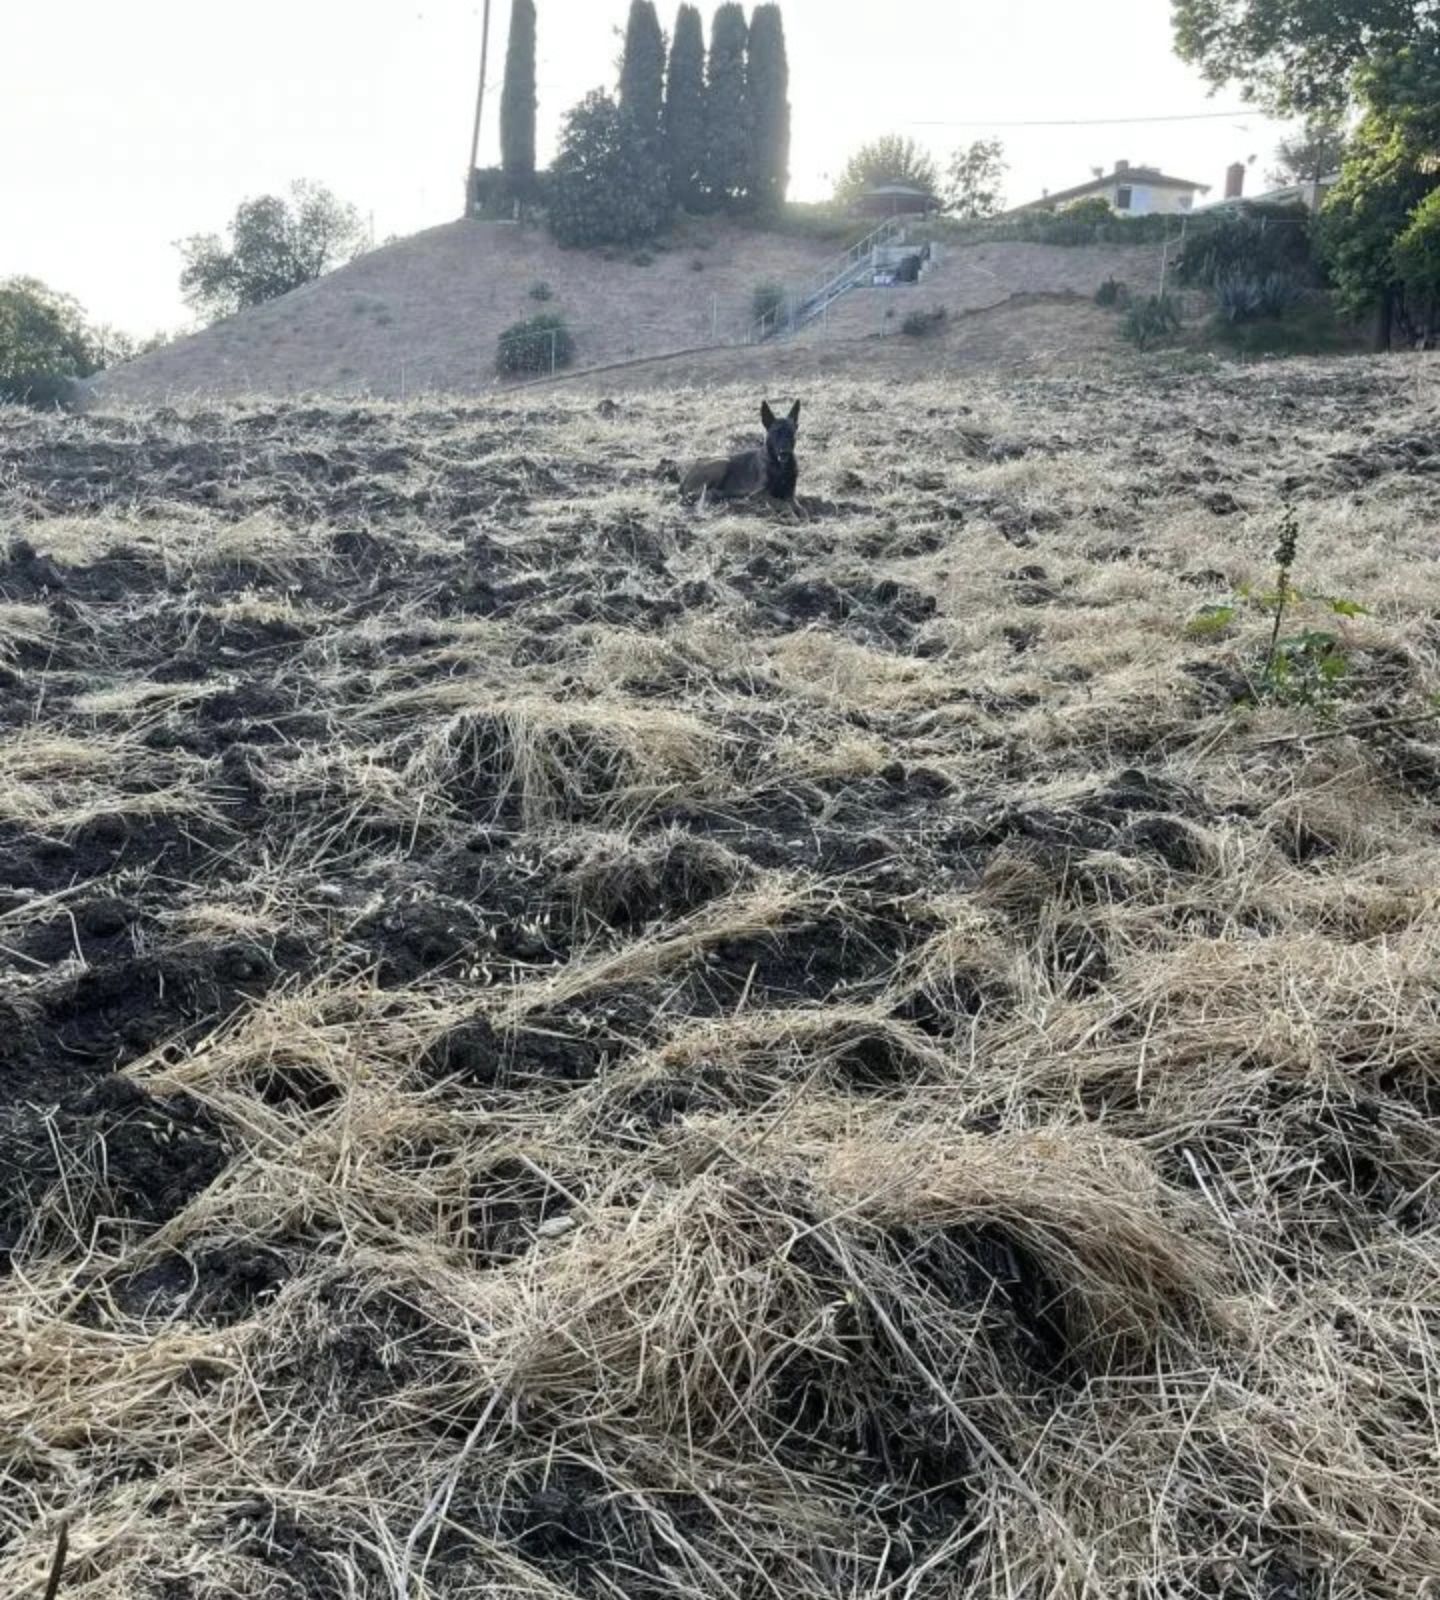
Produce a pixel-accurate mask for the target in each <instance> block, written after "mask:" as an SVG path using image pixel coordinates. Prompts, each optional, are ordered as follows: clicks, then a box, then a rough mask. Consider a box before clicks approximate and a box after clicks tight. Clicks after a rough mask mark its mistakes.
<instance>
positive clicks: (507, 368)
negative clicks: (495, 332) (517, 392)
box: [495, 311, 575, 378]
mask: <svg viewBox="0 0 1440 1600" xmlns="http://www.w3.org/2000/svg"><path fill="white" fill-rule="evenodd" d="M574 359H575V339H574V336H573V335H572V334H571V332H570V329H569V327H568V326H567V324H566V322H565V319H564V317H562V316H558V315H557V314H556V313H555V312H553V311H542V312H540V313H539V314H538V315H536V316H533V317H531V318H530V319H529V321H527V322H517V323H515V324H514V325H513V326H512V327H509V328H506V330H505V331H504V333H502V334H501V335H500V341H499V349H498V352H497V355H496V361H495V368H496V371H498V372H499V373H500V374H501V376H502V377H507V378H514V377H522V376H527V375H535V374H540V373H546V372H550V371H558V370H559V369H560V368H561V367H568V366H569V365H570V364H571V362H572V361H574Z"/></svg>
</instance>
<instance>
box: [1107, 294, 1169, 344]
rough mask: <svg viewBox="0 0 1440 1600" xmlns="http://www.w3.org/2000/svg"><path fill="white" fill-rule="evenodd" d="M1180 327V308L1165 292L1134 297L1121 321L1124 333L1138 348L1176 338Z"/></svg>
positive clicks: (1125, 337)
mask: <svg viewBox="0 0 1440 1600" xmlns="http://www.w3.org/2000/svg"><path fill="white" fill-rule="evenodd" d="M1179 331H1180V308H1179V306H1178V305H1176V303H1175V301H1174V299H1173V298H1172V297H1171V296H1169V295H1165V294H1151V295H1146V296H1145V298H1144V299H1143V300H1132V301H1131V302H1130V306H1129V309H1128V310H1127V311H1126V313H1125V316H1124V319H1123V320H1122V322H1121V324H1120V334H1121V337H1122V338H1124V339H1127V340H1128V341H1129V342H1130V343H1131V344H1133V345H1134V346H1135V348H1136V349H1137V350H1149V349H1150V348H1151V347H1152V346H1154V345H1157V344H1160V343H1162V342H1163V341H1165V340H1166V339H1173V338H1174V337H1175V335H1176V334H1177V333H1179Z"/></svg>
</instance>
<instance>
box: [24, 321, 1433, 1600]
mask: <svg viewBox="0 0 1440 1600" xmlns="http://www.w3.org/2000/svg"><path fill="white" fill-rule="evenodd" d="M1090 309H1091V310H1093V309H1094V308H1093V307H1092V308H1090ZM994 314H995V313H993V312H987V313H981V314H980V316H981V317H982V318H988V317H990V316H993V315H994ZM877 343H878V344H879V345H880V347H881V348H882V349H885V348H888V347H890V346H893V345H896V344H898V343H899V341H894V340H887V341H878V342H877ZM754 403H755V394H754V388H753V385H751V384H749V383H747V384H746V385H745V386H744V387H743V388H712V389H710V390H708V391H705V392H701V391H700V390H698V389H694V388H692V389H674V388H671V389H667V390H664V391H661V392H656V393H653V394H649V393H636V394H633V395H629V396H627V397H626V399H625V401H624V403H623V404H619V405H605V404H599V403H597V398H596V396H595V395H594V394H591V393H588V392H586V391H585V390H584V389H583V388H581V389H577V390H573V391H572V390H564V389H562V390H533V391H527V392H524V393H522V394H517V395H513V396H502V397H499V398H495V399H483V400H469V401H467V400H456V399H453V398H446V399H443V400H442V399H428V398H427V399H424V400H420V401H414V402H410V403H407V404H404V405H401V404H391V403H384V402H371V401H348V400H347V401H343V402H329V403H322V402H313V401H307V402H305V403H304V404H296V403H291V402H287V401H284V400H279V401H277V400H266V401H261V402H244V403H239V402H224V401H220V402H215V401H207V402H206V403H205V404H203V405H201V406H187V405H178V406H175V407H172V408H169V409H158V408H155V407H152V406H146V407H141V408H135V409H124V408H117V409H115V410H113V411H109V412H106V411H104V410H102V411H100V412H98V413H95V414H90V415H86V416H80V417H74V416H58V415H40V414H36V413H29V412H23V411H16V410H6V409H0V857H3V860H4V863H5V867H4V872H3V877H0V1370H3V1374H4V1384H3V1386H0V1487H3V1491H4V1492H0V1593H3V1594H4V1595H7V1596H11V1595H14V1596H29V1597H32V1600H33V1597H35V1596H37V1595H39V1594H40V1593H42V1592H43V1586H44V1574H45V1570H46V1567H47V1564H48V1562H49V1560H50V1558H51V1555H52V1552H53V1551H54V1549H55V1547H56V1530H57V1526H58V1525H59V1524H60V1523H61V1522H62V1520H63V1521H65V1522H68V1527H69V1542H70V1551H71V1566H70V1571H69V1572H68V1574H67V1576H66V1581H65V1584H64V1586H63V1587H62V1589H61V1591H60V1592H61V1600H71V1597H72V1596H73V1597H74V1600H401V1597H403V1600H422V1597H424V1600H534V1597H543V1600H775V1597H777V1596H780V1597H783V1600H836V1597H839V1596H844V1597H848V1600H861V1597H867V1600H959V1597H970V1596H977V1597H979V1596H984V1597H987V1600H1000V1597H1006V1600H1022V1597H1023V1600H1041V1597H1045V1600H1417V1597H1419V1596H1422V1595H1424V1594H1426V1593H1427V1592H1428V1590H1429V1589H1430V1587H1431V1586H1433V1582H1434V1578H1435V1574H1436V1573H1437V1572H1440V1472H1437V1465H1440V1463H1437V1454H1436V1450H1437V1445H1436V1431H1435V1402H1436V1397H1437V1395H1440V1184H1437V1182H1436V1172H1437V1165H1440V1072H1437V1048H1440V915H1437V912H1440V834H1437V828H1436V821H1437V808H1436V807H1437V799H1440V723H1437V721H1436V720H1435V707H1436V695H1437V692H1440V634H1437V623H1436V618H1437V616H1440V560H1437V550H1436V543H1435V537H1434V506H1435V489H1436V483H1437V470H1436V469H1437V466H1440V448H1437V442H1436V441H1437V436H1440V365H1437V358H1435V357H1404V358H1402V357H1395V358H1393V359H1390V360H1379V359H1374V358H1358V359H1353V360H1347V361H1334V362H1303V363H1302V362H1297V363H1283V362H1281V363H1273V364H1267V365H1266V366H1264V367H1251V368H1244V369H1241V368H1230V369H1225V370H1221V371H1218V372H1214V373H1205V374H1196V373H1194V372H1185V371H1179V370H1177V369H1176V368H1175V367H1174V366H1168V367H1167V366H1160V365H1158V364H1156V365H1152V366H1149V367H1146V366H1145V365H1144V364H1140V365H1137V366H1136V367H1135V368H1134V369H1133V370H1130V371H1128V372H1126V373H1125V374H1124V375H1122V376H1117V375H1115V374H1109V373H1106V372H1105V371H1103V370H1101V371H1098V372H1097V371H1090V372H1086V373H1084V374H1081V375H1067V376H1051V377H1045V378H1041V379H1034V378H1032V379H1026V380H1023V381H1002V380H1000V379H997V378H994V377H993V376H987V375H986V374H985V373H983V372H974V373H972V374H971V375H970V377H969V378H968V379H967V381H966V382H965V383H964V384H963V385H961V384H958V383H956V382H954V381H953V380H952V379H951V378H949V377H944V378H942V379H940V380H938V381H933V382H919V383H909V384H901V383H898V382H895V381H892V380H891V379H889V378H881V379H879V380H877V381H865V382H858V381H850V380H841V379H825V378H823V377H816V378H815V379H814V382H813V384H812V385H811V386H810V387H808V388H807V390H806V393H805V410H804V413H803V418H802V429H801V434H800V444H801V452H802V460H803V463H804V469H805V475H804V478H803V480H802V488H803V490H804V492H805V494H806V495H807V497H808V501H809V505H808V510H809V514H810V515H809V520H808V521H807V522H805V523H803V524H801V525H792V524H791V523H790V522H789V521H787V520H782V519H779V518H776V517H773V516H770V515H767V514H764V513H763V512H761V511H760V510H758V509H745V508H734V509H728V510H727V509H721V508H715V507H707V508H706V510H705V511H703V512H700V513H697V512H695V511H694V510H691V509H688V508H685V507H683V506H681V505H680V504H679V503H678V501H677V496H676V492H675V468H674V463H675V462H676V460H678V459H679V458H680V457H682V456H687V455H691V454H694V453H696V452H697V451H700V450H703V449H706V448H714V447H716V446H724V445H726V444H728V443H730V442H731V441H736V442H743V441H746V440H749V439H753V437H754V435H755V432H756V425H755V418H754ZM1287 503H1289V504H1293V506H1294V507H1295V511H1296V514H1297V517H1298V537H1299V554H1298V561H1297V565H1296V570H1295V573H1294V583H1295V586H1296V587H1297V588H1299V589H1300V590H1302V591H1304V593H1306V594H1310V595H1327V596H1332V597H1341V598H1343V599H1348V600H1351V601H1354V602H1356V604H1353V605H1348V606H1342V607H1341V609H1340V610H1338V611H1337V610H1335V609H1334V608H1333V607H1332V606H1331V605H1330V604H1329V603H1327V602H1324V601H1320V600H1311V601H1295V602H1293V605H1294V609H1293V610H1292V612H1291V614H1290V621H1289V623H1288V624H1287V626H1286V628H1285V630H1284V631H1283V632H1282V635H1281V638H1282V645H1281V657H1280V659H1282V660H1283V661H1284V662H1285V664H1286V671H1285V674H1284V675H1277V674H1274V673H1273V672H1272V674H1271V675H1270V677H1269V678H1267V677H1266V673H1265V667H1264V662H1265V654H1266V643H1267V639H1268V638H1269V636H1270V633H1271V628H1272V623H1271V618H1270V615H1269V613H1268V612H1267V611H1266V610H1265V608H1264V606H1263V604H1262V603H1261V597H1262V596H1263V595H1264V594H1265V593H1266V591H1267V590H1268V589H1269V588H1270V586H1271V585H1272V584H1273V583H1274V581H1275V579H1274V570H1273V566H1272V557H1271V552H1272V550H1273V548H1274V545H1275V541H1276V537H1277V529H1278V527H1279V525H1280V521H1281V515H1280V513H1281V507H1282V506H1283V505H1285V504H1287ZM1244 596H1249V598H1248V599H1247V598H1244ZM1227 598H1231V599H1232V600H1233V604H1234V610H1233V613H1232V614H1231V615H1229V617H1228V619H1227V618H1226V617H1225V616H1224V615H1223V614H1217V612H1215V611H1214V610H1209V611H1207V610H1206V609H1205V608H1207V607H1213V606H1215V605H1216V604H1217V603H1219V602H1222V601H1225V600H1226V599H1227ZM1205 618H1208V626H1205V627H1201V628H1196V627H1195V626H1193V624H1194V623H1195V622H1196V621H1197V620H1203V619H1205ZM1325 636H1328V638H1329V642H1328V643H1326V642H1324V641H1325ZM1337 667H1339V668H1342V669H1343V670H1341V671H1338V672H1337V671H1336V670H1335V669H1336V668H1337ZM1267 685H1268V687H1267Z"/></svg>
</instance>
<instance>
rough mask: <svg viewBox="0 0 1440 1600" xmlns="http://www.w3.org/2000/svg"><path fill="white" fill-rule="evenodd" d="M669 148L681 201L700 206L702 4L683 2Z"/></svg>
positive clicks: (674, 48) (670, 96) (668, 106)
mask: <svg viewBox="0 0 1440 1600" xmlns="http://www.w3.org/2000/svg"><path fill="white" fill-rule="evenodd" d="M665 150H666V157H667V161H668V164H669V167H670V187H671V194H672V195H673V197H674V200H675V204H676V205H677V206H683V207H684V208H685V209H686V210H687V211H698V210H699V209H700V205H701V201H702V197H703V193H704V190H703V187H702V175H703V169H704V165H705V30H704V24H703V23H702V22H701V21H700V12H699V9H698V7H696V6H693V5H682V6H681V7H680V10H679V11H678V13H677V14H676V17H675V37H674V38H673V39H672V40H671V43H670V70H669V75H668V77H667V79H666V82H665Z"/></svg>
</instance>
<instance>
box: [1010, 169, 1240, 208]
mask: <svg viewBox="0 0 1440 1600" xmlns="http://www.w3.org/2000/svg"><path fill="white" fill-rule="evenodd" d="M1209 192H1210V185H1209V184H1207V183H1192V182H1191V181H1190V179H1188V178H1172V177H1169V176H1167V175H1166V174H1165V173H1163V172H1161V171H1159V170H1158V169H1157V168H1155V167H1132V166H1131V165H1130V163H1129V162H1128V161H1117V162H1116V163H1115V170H1114V171H1113V172H1107V173H1103V174H1101V175H1100V176H1098V177H1094V178H1091V180H1090V181H1089V183H1078V184H1076V185H1075V187H1074V188H1073V189H1061V190H1060V191H1058V193H1055V194H1050V193H1046V194H1043V195H1041V197H1040V198H1039V199H1038V200H1031V201H1030V202H1029V203H1028V204H1026V205H1023V206H1016V207H1015V208H1014V210H1013V211H1011V212H1010V213H1009V215H1011V216H1015V215H1017V214H1018V213H1020V212H1022V211H1063V210H1064V208H1065V207H1066V206H1072V205H1074V204H1075V202H1076V201H1077V200H1091V199H1099V200H1104V201H1105V202H1106V203H1107V204H1108V205H1109V206H1110V209H1111V210H1112V211H1118V212H1119V213H1121V215H1123V216H1130V217H1149V216H1176V215H1179V214H1181V213H1183V212H1186V211H1190V210H1192V209H1193V208H1194V205H1195V197H1196V196H1197V195H1202V194H1209Z"/></svg>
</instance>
